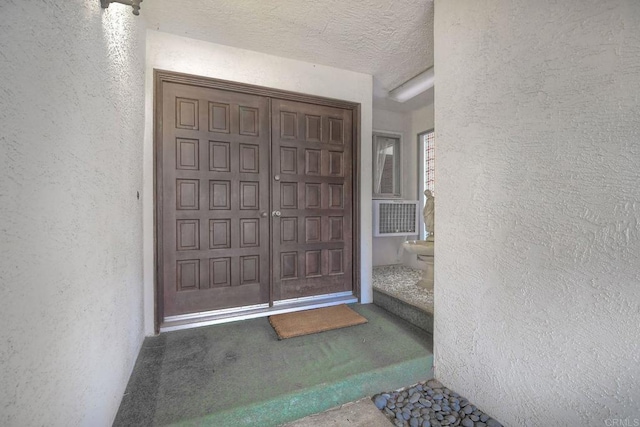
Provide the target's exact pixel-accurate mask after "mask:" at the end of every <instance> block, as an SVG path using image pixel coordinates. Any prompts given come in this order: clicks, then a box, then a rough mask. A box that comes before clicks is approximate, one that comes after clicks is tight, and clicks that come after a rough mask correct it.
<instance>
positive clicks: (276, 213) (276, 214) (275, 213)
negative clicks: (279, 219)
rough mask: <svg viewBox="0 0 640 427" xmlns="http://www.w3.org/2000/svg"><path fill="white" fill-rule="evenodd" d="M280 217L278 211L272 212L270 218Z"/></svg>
mask: <svg viewBox="0 0 640 427" xmlns="http://www.w3.org/2000/svg"><path fill="white" fill-rule="evenodd" d="M280 215H282V214H281V213H280V211H273V212H271V216H280Z"/></svg>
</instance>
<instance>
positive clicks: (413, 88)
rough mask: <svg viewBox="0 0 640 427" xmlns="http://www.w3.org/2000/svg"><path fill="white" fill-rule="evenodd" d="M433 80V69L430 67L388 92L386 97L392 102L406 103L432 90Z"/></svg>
mask: <svg viewBox="0 0 640 427" xmlns="http://www.w3.org/2000/svg"><path fill="white" fill-rule="evenodd" d="M434 80H435V75H434V73H433V67H431V68H429V69H427V70H425V71H423V72H422V73H420V74H418V75H417V76H415V77H413V78H412V79H409V80H407V81H406V82H404V83H402V84H401V85H400V86H398V87H397V88H395V89H393V90H392V91H390V92H389V95H388V96H389V98H391V99H393V100H394V101H398V102H405V101H408V100H410V99H411V98H413V97H414V96H416V95H420V94H421V93H422V92H424V91H425V90H427V89H429V88H432V87H433V82H434Z"/></svg>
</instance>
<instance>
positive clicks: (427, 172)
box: [422, 131, 436, 195]
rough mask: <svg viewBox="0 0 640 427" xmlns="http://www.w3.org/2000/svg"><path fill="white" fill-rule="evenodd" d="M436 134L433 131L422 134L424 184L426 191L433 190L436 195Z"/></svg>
mask: <svg viewBox="0 0 640 427" xmlns="http://www.w3.org/2000/svg"><path fill="white" fill-rule="evenodd" d="M434 142H435V133H434V132H433V131H430V132H427V133H425V134H422V151H423V152H424V167H423V169H424V175H423V176H424V182H425V190H431V192H432V193H434V195H435V191H434V183H435V170H436V169H435V165H434V162H435V159H436V154H435V147H434Z"/></svg>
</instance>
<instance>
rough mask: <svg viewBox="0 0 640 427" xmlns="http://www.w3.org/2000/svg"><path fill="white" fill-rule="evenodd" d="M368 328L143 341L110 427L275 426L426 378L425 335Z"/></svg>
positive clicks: (386, 325)
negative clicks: (286, 335) (282, 337)
mask: <svg viewBox="0 0 640 427" xmlns="http://www.w3.org/2000/svg"><path fill="white" fill-rule="evenodd" d="M352 308H353V309H354V310H356V311H357V312H359V313H360V314H362V315H363V316H364V317H366V318H367V319H368V321H369V323H366V324H363V325H358V326H352V327H349V328H344V329H337V330H333V331H327V332H322V333H319V334H313V335H306V336H302V337H297V338H291V339H287V340H282V341H279V340H278V338H277V335H276V333H275V331H274V330H273V329H272V328H271V325H270V324H269V321H268V320H267V318H260V319H252V320H245V321H240V322H233V323H227V324H223V325H214V326H208V327H201V328H195V329H189V330H183V331H176V332H168V333H163V334H160V335H158V336H155V337H148V338H146V339H145V341H144V343H143V346H142V349H141V351H140V354H139V356H138V360H137V361H136V366H135V368H134V371H133V374H132V375H131V378H130V380H129V384H128V386H127V389H126V391H125V395H124V396H123V399H122V403H121V405H120V409H119V411H118V414H117V416H116V420H115V422H114V426H133V425H135V426H145V425H148V426H157V425H198V426H220V427H222V426H234V427H236V426H276V425H280V424H283V423H286V422H289V421H292V420H296V419H299V418H302V417H305V416H307V415H310V414H314V413H318V412H322V411H325V410H327V409H329V408H332V407H335V406H338V405H341V404H344V403H346V402H350V401H355V400H358V399H360V398H362V397H365V396H370V395H373V394H375V393H378V392H380V391H385V390H393V389H397V388H400V387H403V386H406V385H409V384H415V383H417V382H418V381H422V380H425V379H428V378H431V377H432V375H431V368H432V364H433V355H432V342H433V338H432V336H431V335H430V334H428V333H426V332H424V331H423V330H421V329H419V328H417V327H415V326H413V325H411V324H409V323H407V322H405V321H404V320H402V319H400V318H398V317H396V316H394V315H393V314H391V313H389V312H387V311H385V310H384V309H382V308H379V307H377V306H374V305H372V304H368V305H359V304H356V305H353V306H352Z"/></svg>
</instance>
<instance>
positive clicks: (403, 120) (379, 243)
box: [370, 108, 416, 266]
mask: <svg viewBox="0 0 640 427" xmlns="http://www.w3.org/2000/svg"><path fill="white" fill-rule="evenodd" d="M373 130H374V131H379V132H391V133H396V134H400V136H401V138H402V146H401V147H400V156H401V165H402V166H401V167H402V177H401V179H402V184H401V185H402V198H403V199H412V200H415V191H412V190H411V187H412V186H413V187H414V188H415V185H414V181H415V177H416V173H415V170H414V169H415V168H416V162H415V158H413V157H412V156H411V141H412V138H411V135H410V133H411V112H406V113H401V112H397V111H388V110H382V109H378V108H374V109H373ZM370 191H371V190H370ZM370 232H371V231H370ZM404 240H405V237H404V236H393V237H374V238H373V251H372V254H373V265H374V266H376V265H389V264H399V263H403V262H405V261H407V262H408V261H409V259H408V257H409V254H404V253H403V251H402V250H400V248H401V246H402V242H403V241H404Z"/></svg>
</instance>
